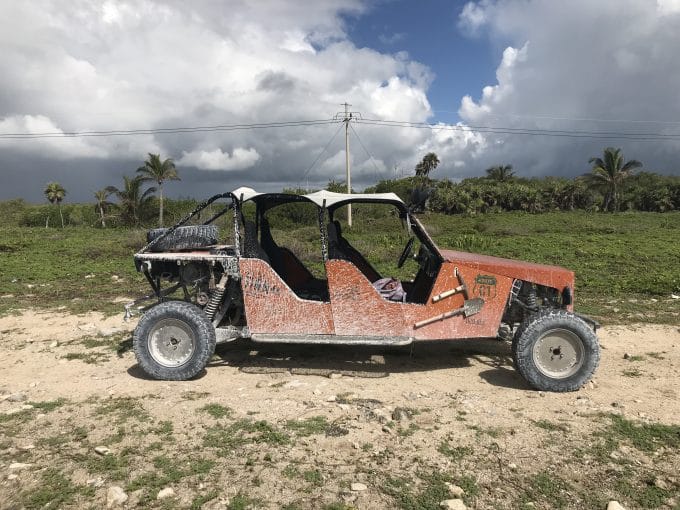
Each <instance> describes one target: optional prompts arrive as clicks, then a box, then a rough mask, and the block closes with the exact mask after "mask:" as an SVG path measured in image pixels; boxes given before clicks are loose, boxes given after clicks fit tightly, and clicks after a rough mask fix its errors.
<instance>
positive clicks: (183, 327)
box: [133, 301, 216, 381]
mask: <svg viewBox="0 0 680 510" xmlns="http://www.w3.org/2000/svg"><path fill="white" fill-rule="evenodd" d="M215 343H216V338H215V328H214V327H213V325H212V323H211V322H210V320H209V319H208V317H207V316H206V315H205V313H204V312H203V310H201V309H200V308H198V307H197V306H195V305H193V304H191V303H187V302H185V301H166V302H164V303H160V304H158V305H156V306H154V307H153V308H152V309H150V310H149V311H148V312H146V313H145V314H144V315H143V316H142V317H141V319H140V320H139V324H137V327H136V328H135V332H134V335H133V348H134V351H135V356H136V357H137V362H138V363H139V366H141V367H142V369H143V370H144V372H146V373H147V374H148V375H149V376H151V377H153V378H154V379H164V380H171V381H183V380H186V379H191V378H192V377H195V376H196V375H198V373H199V372H201V371H202V370H203V369H204V368H205V366H206V365H207V364H208V361H209V360H210V358H211V357H212V355H213V353H214V352H215Z"/></svg>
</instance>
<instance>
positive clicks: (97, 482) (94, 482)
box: [85, 476, 104, 489]
mask: <svg viewBox="0 0 680 510" xmlns="http://www.w3.org/2000/svg"><path fill="white" fill-rule="evenodd" d="M85 483H86V484H87V486H88V487H94V488H95V489H98V488H99V487H101V486H102V485H104V479H103V478H102V477H101V476H100V477H98V478H90V479H89V480H88V481H87V482H85Z"/></svg>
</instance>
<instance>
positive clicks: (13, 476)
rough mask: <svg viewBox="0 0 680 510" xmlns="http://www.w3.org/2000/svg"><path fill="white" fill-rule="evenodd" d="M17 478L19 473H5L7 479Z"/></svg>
mask: <svg viewBox="0 0 680 510" xmlns="http://www.w3.org/2000/svg"><path fill="white" fill-rule="evenodd" d="M17 478H19V475H17V474H15V473H12V474H9V475H7V479H8V480H16V479H17Z"/></svg>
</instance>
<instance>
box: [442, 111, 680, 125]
mask: <svg viewBox="0 0 680 510" xmlns="http://www.w3.org/2000/svg"><path fill="white" fill-rule="evenodd" d="M432 111H433V112H434V113H455V114H458V112H457V111H453V110H432ZM485 115H487V116H489V117H499V118H503V117H516V118H522V119H538V120H542V119H544V120H566V121H576V122H611V123H615V124H668V125H674V126H680V121H677V120H643V119H602V118H595V117H566V116H559V115H540V114H535V115H529V114H527V115H524V114H520V113H506V114H502V113H486V112H485Z"/></svg>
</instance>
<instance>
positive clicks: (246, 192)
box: [231, 186, 262, 202]
mask: <svg viewBox="0 0 680 510" xmlns="http://www.w3.org/2000/svg"><path fill="white" fill-rule="evenodd" d="M231 194H232V195H234V196H235V197H236V198H238V199H239V200H241V195H243V201H244V202H245V201H246V200H250V199H252V198H255V197H256V196H258V195H262V193H258V192H257V191H255V190H254V189H253V188H247V187H246V186H241V187H240V188H236V189H235V190H234V191H232V192H231Z"/></svg>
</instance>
